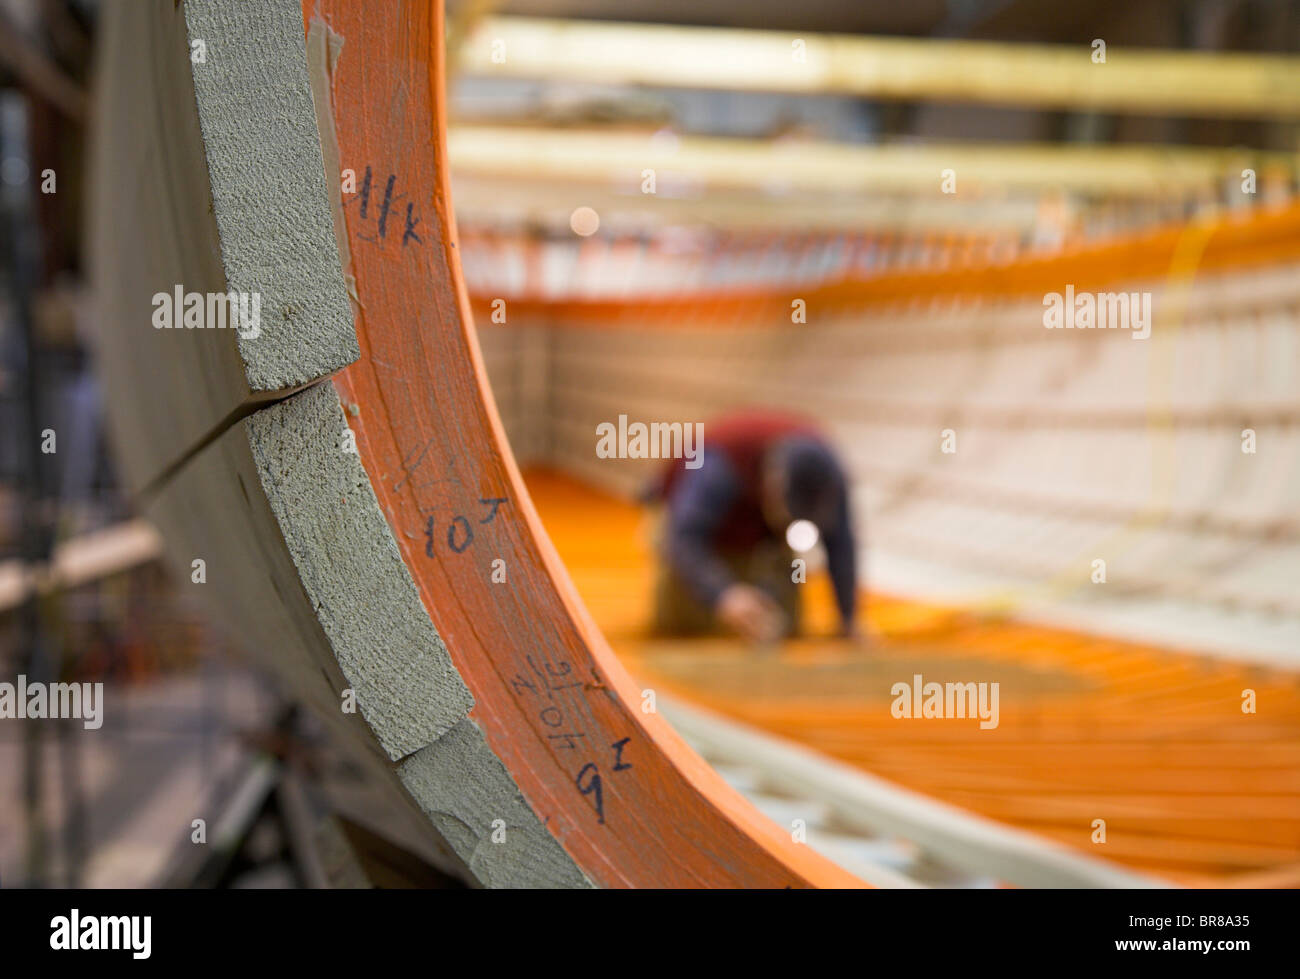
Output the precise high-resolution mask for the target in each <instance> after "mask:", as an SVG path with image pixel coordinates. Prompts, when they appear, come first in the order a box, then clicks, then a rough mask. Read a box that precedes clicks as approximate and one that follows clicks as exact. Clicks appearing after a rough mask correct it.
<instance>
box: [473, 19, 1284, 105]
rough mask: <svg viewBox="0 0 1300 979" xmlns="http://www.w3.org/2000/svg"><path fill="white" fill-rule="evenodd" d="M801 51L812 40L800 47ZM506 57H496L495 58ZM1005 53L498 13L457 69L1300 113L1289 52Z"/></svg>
mask: <svg viewBox="0 0 1300 979" xmlns="http://www.w3.org/2000/svg"><path fill="white" fill-rule="evenodd" d="M796 42H802V43H801V44H796ZM494 52H496V54H495V56H494ZM1092 55H1093V48H1092V46H1091V45H1090V44H1078V45H1069V46H1066V45H1038V44H1000V43H992V42H987V41H951V40H932V39H927V40H913V39H910V38H885V37H861V36H855V35H844V34H811V33H807V32H795V31H759V30H737V29H729V28H714V27H676V26H674V27H669V26H664V25H656V24H612V23H601V22H596V21H582V20H554V19H542V18H526V17H491V18H487V19H485V20H483V21H482V22H481V23H480V24H479V25H478V26H477V28H476V29H475V30H474V31H473V32H472V33H471V34H470V35H469V36H468V37H467V39H466V41H465V44H464V46H463V47H462V49H461V50H460V52H459V59H460V60H459V62H458V68H460V69H461V70H462V71H464V72H467V73H472V74H475V75H482V76H485V77H489V78H545V79H562V80H572V81H587V82H597V83H601V84H613V85H659V86H681V87H686V88H718V89H729V90H742V91H758V92H795V93H801V94H812V93H823V92H834V93H840V94H846V95H859V96H864V97H873V98H898V99H939V100H943V101H955V102H986V103H993V104H997V105H1028V106H1039V107H1053V108H1069V109H1074V110H1078V111H1094V112H1102V111H1110V112H1134V113H1141V114H1157V113H1168V114H1174V115H1191V116H1246V117H1258V118H1280V119H1295V118H1297V117H1300V59H1298V58H1295V57H1291V56H1284V55H1262V54H1220V53H1213V54H1211V53H1206V52H1199V51H1197V52H1191V51H1163V50H1151V49H1132V48H1123V47H1121V46H1114V45H1112V46H1111V47H1110V48H1109V50H1108V51H1107V52H1106V61H1105V63H1098V64H1094V63H1093V61H1092Z"/></svg>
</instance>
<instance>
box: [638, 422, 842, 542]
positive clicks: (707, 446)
mask: <svg viewBox="0 0 1300 979" xmlns="http://www.w3.org/2000/svg"><path fill="white" fill-rule="evenodd" d="M790 435H809V436H812V437H813V438H817V439H821V438H822V436H821V434H820V433H819V432H818V430H817V426H816V425H815V424H814V423H813V422H811V421H810V420H808V419H806V418H802V417H800V416H798V415H794V414H788V413H784V412H776V411H758V410H755V411H746V412H743V413H737V414H733V415H726V416H723V417H721V418H717V419H715V420H713V421H709V422H705V423H704V449H703V451H704V453H706V454H708V453H712V452H716V453H719V454H721V455H722V456H724V457H725V458H726V460H727V462H728V463H729V464H730V466H731V468H732V470H733V472H734V473H735V475H736V476H737V478H738V479H739V482H740V494H739V496H738V497H737V498H736V499H735V500H734V501H733V502H732V503H731V506H730V508H729V512H728V513H727V516H726V518H725V520H724V521H723V523H722V525H721V526H720V527H719V529H718V533H717V536H716V537H715V538H714V540H713V545H714V546H715V547H716V548H717V549H718V550H719V551H720V552H724V553H732V554H734V553H737V552H742V551H746V550H748V549H750V548H752V547H753V546H754V545H755V544H758V543H759V542H760V541H763V540H765V539H767V538H770V537H774V536H777V535H776V534H775V533H774V532H773V531H772V529H771V528H770V527H768V525H767V521H766V520H765V519H764V517H763V506H762V499H761V494H762V479H763V477H762V468H763V457H764V455H765V454H766V453H767V450H768V449H769V448H770V447H771V446H772V445H773V444H774V443H776V442H778V441H780V440H781V439H783V438H786V437H788V436H790ZM705 464H706V465H707V462H706V463H705ZM698 471H699V470H690V469H687V468H686V460H684V459H675V460H673V462H672V463H671V464H670V465H669V466H668V467H667V469H666V470H665V472H664V474H663V476H662V479H661V482H660V484H659V491H658V493H657V494H656V495H658V496H660V497H661V498H662V499H665V500H666V499H668V497H669V496H670V495H671V493H672V491H673V487H675V486H676V485H677V483H678V482H679V481H680V480H681V479H682V478H683V477H685V476H687V475H689V474H690V473H691V472H698Z"/></svg>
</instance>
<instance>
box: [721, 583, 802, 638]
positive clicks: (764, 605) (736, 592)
mask: <svg viewBox="0 0 1300 979" xmlns="http://www.w3.org/2000/svg"><path fill="white" fill-rule="evenodd" d="M715 612H716V614H717V616H718V618H719V619H720V620H721V621H722V622H723V623H724V624H726V625H727V627H728V628H730V629H733V630H735V631H736V632H738V633H740V634H741V635H742V636H744V637H745V638H746V639H748V640H750V641H751V642H759V643H768V642H775V641H776V640H778V639H780V638H781V635H782V634H783V633H784V632H785V625H786V623H785V613H784V612H782V611H781V606H779V605H777V603H776V602H775V601H773V600H772V597H771V596H770V595H768V594H767V593H766V592H764V591H763V590H762V589H759V588H755V587H754V586H753V585H731V586H730V587H729V588H728V589H727V590H726V591H724V592H723V593H722V595H721V596H720V597H719V598H718V604H717V606H716V607H715Z"/></svg>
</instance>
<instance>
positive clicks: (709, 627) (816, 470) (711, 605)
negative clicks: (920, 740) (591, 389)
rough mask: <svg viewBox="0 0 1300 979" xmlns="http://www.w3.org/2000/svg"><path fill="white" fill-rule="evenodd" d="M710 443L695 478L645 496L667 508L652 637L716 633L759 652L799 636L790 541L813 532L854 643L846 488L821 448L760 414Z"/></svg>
mask: <svg viewBox="0 0 1300 979" xmlns="http://www.w3.org/2000/svg"><path fill="white" fill-rule="evenodd" d="M704 436H705V438H704V448H703V452H702V453H701V454H700V455H699V456H698V457H697V459H696V460H695V463H696V465H697V466H698V468H687V466H686V465H685V461H684V460H676V461H675V462H674V463H673V464H672V465H671V466H670V467H669V468H668V469H667V470H666V472H665V474H664V475H663V477H662V478H661V480H660V481H659V483H658V484H657V486H656V487H655V488H654V489H653V490H652V491H651V493H650V494H649V498H650V499H652V500H653V499H658V500H661V501H662V502H663V504H664V507H665V513H664V522H663V528H662V533H661V538H660V541H659V558H660V565H659V570H658V575H657V580H656V583H655V595H654V620H653V628H654V631H655V632H656V633H658V634H660V635H678V636H680V635H701V634H707V633H711V632H716V631H718V630H719V628H720V627H721V628H722V629H724V630H730V631H732V632H735V633H739V634H740V635H741V636H743V637H745V638H746V639H749V640H751V641H753V642H758V643H770V642H774V641H776V640H777V639H780V638H782V637H785V636H792V635H796V634H798V632H799V628H800V595H799V587H800V586H799V585H798V584H797V583H796V582H795V580H794V577H795V576H794V567H793V561H794V558H795V554H794V552H793V550H792V549H791V548H790V546H789V545H788V544H787V543H786V531H787V528H788V527H789V525H790V524H791V523H792V522H793V521H795V520H807V521H810V522H811V523H812V524H814V525H815V526H816V527H817V530H818V533H819V536H820V539H821V541H822V543H823V545H824V546H825V548H826V559H827V566H828V569H829V571H830V577H831V583H832V585H833V586H834V590H835V602H836V605H837V606H838V608H839V614H840V623H841V634H842V635H845V636H854V635H855V634H856V632H855V626H854V611H855V600H856V597H857V555H856V551H855V547H854V541H853V526H852V521H851V519H850V516H849V496H848V480H847V478H846V477H845V474H844V469H843V467H842V466H841V465H840V463H839V461H838V460H837V459H836V457H835V454H834V452H832V451H831V448H830V447H829V446H828V445H827V444H826V441H825V440H824V439H823V438H822V437H821V436H820V435H819V434H818V432H817V431H816V429H815V428H814V427H813V426H812V425H811V424H809V423H807V422H805V421H803V420H800V419H798V418H795V417H791V416H786V415H778V414H772V413H758V412H751V413H746V414H743V415H734V416H729V417H726V418H722V419H718V420H717V421H714V422H711V423H708V424H706V425H705V426H704Z"/></svg>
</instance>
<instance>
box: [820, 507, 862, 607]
mask: <svg viewBox="0 0 1300 979" xmlns="http://www.w3.org/2000/svg"><path fill="white" fill-rule="evenodd" d="M837 509H838V513H837V514H836V520H835V529H834V530H832V531H831V532H830V533H828V534H825V535H824V536H823V538H822V541H823V543H824V545H825V547H826V568H827V570H828V571H829V572H830V576H831V585H832V587H833V588H834V590H835V604H836V606H837V607H838V608H839V610H840V621H841V622H843V624H844V631H845V632H846V633H847V632H850V631H852V629H853V619H854V615H855V611H856V605H857V594H858V553H857V544H856V542H855V541H854V539H853V521H852V520H851V519H850V515H849V494H848V490H847V488H846V489H844V490H842V491H841V493H840V500H839V505H838V507H837Z"/></svg>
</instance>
